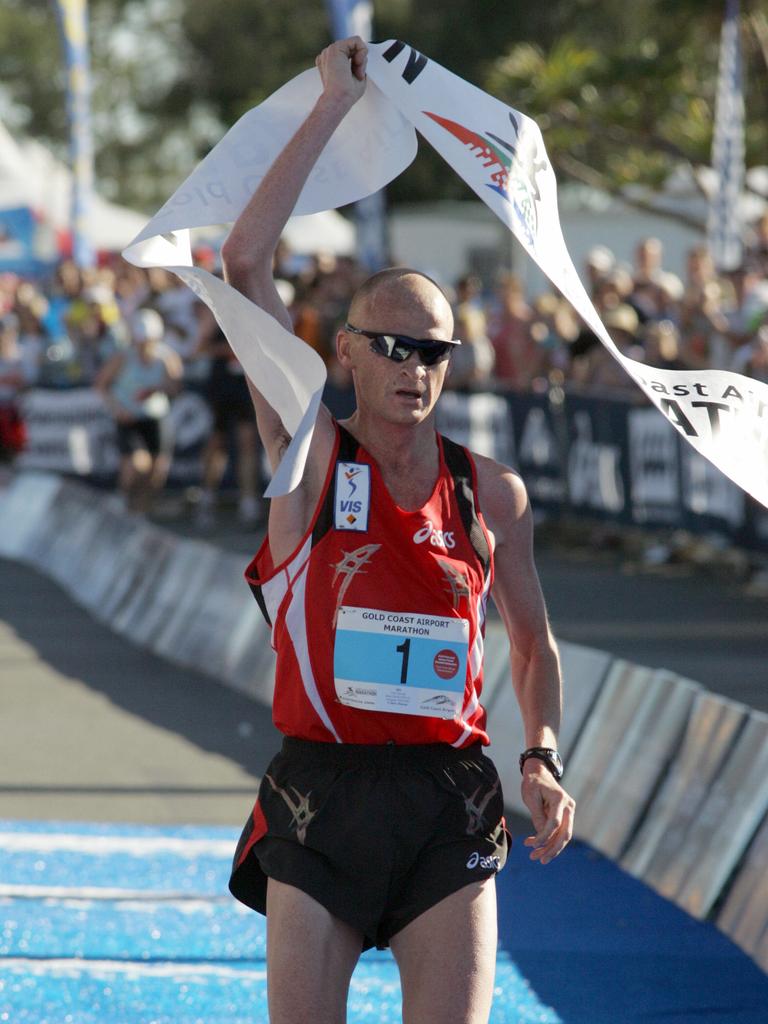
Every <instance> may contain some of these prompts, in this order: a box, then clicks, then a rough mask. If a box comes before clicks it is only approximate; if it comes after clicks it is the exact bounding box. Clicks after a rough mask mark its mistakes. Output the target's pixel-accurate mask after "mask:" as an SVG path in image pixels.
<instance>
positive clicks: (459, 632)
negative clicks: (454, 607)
mask: <svg viewBox="0 0 768 1024" xmlns="http://www.w3.org/2000/svg"><path fill="white" fill-rule="evenodd" d="M468 647H469V622H468V621H467V620H466V619H453V618H441V617H439V616H437V615H420V614H416V613H411V612H385V611H380V610H378V609H375V608H349V607H346V606H342V607H341V608H339V615H338V619H337V624H336V642H335V646H334V657H333V672H334V677H335V683H336V696H337V697H338V699H339V700H340V701H341V703H342V704H346V705H348V706H349V707H354V708H364V709H366V710H369V711H391V712H395V713H397V714H401V715H428V716H431V717H437V718H455V717H457V716H458V715H459V714H460V712H461V707H462V703H463V700H464V685H465V681H466V675H467V650H468Z"/></svg>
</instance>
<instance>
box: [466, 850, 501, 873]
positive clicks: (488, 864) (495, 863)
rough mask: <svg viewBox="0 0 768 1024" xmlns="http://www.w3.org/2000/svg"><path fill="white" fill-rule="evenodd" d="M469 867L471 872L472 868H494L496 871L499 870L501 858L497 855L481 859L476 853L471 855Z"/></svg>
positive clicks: (468, 862)
mask: <svg viewBox="0 0 768 1024" xmlns="http://www.w3.org/2000/svg"><path fill="white" fill-rule="evenodd" d="M467 867H468V868H469V870H470V871H471V870H472V868H483V869H486V868H493V869H494V870H495V871H498V870H499V858H498V857H497V856H495V855H492V856H490V857H481V856H480V854H479V853H477V852H475V853H473V854H471V855H470V858H469V860H468V861H467Z"/></svg>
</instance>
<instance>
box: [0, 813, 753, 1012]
mask: <svg viewBox="0 0 768 1024" xmlns="http://www.w3.org/2000/svg"><path fill="white" fill-rule="evenodd" d="M237 834H238V833H237V830H233V829H221V828H218V829H217V828H192V827H190V828H173V829H167V828H157V827H151V826H146V827H142V826H135V825H103V826H102V825H72V824H70V823H67V824H63V823H41V822H2V821H0V851H1V852H0V1022H3V1021H8V1022H12V1024H16V1022H19V1024H212V1022H216V1024H246V1022H247V1024H261V1022H264V1024H266V1021H267V1009H266V980H265V928H264V919H263V918H262V917H260V916H259V915H257V914H254V913H253V912H251V911H249V910H247V909H245V908H243V907H241V906H240V905H239V904H237V903H236V902H235V901H234V900H232V899H231V897H230V896H229V894H228V893H227V890H226V882H227V878H228V874H229V865H230V860H231V856H232V853H233V850H234V844H235V842H236V839H237ZM499 923H500V948H499V956H498V961H497V976H496V989H495V996H494V1006H493V1012H492V1016H491V1022H492V1024H534V1022H536V1024H609V1022H610V1024H636V1022H637V1024H641V1022H652V1021H659V1022H668V1024H696V1022H703V1021H706V1022H708V1024H766V1022H768V978H766V976H765V975H764V974H763V973H762V972H761V971H760V970H759V969H758V968H757V967H756V966H755V965H754V964H752V962H751V961H749V960H748V958H747V957H745V956H744V955H743V954H742V953H741V952H740V951H739V950H738V949H737V948H736V947H735V946H733V945H732V944H731V943H730V942H729V941H728V940H727V939H726V938H725V937H724V936H722V935H721V934H720V933H718V932H717V931H716V930H715V929H714V928H712V927H711V926H709V925H703V924H700V923H698V922H696V921H693V920H692V919H691V918H689V917H688V916H687V915H685V914H683V913H682V912H681V911H679V910H677V909H676V908H675V907H673V906H672V905H671V904H669V903H667V902H666V901H664V900H662V899H660V898H659V897H658V896H656V895H655V894H654V893H652V892H651V891H650V890H648V889H647V888H646V887H645V886H643V885H641V884H640V883H638V882H636V881H635V880H633V879H631V878H629V877H628V876H627V875H625V874H624V873H623V872H621V871H620V870H619V869H617V868H616V867H615V866H614V865H613V864H611V863H610V862H609V861H607V860H605V859H604V858H602V857H600V856H598V855H597V854H595V853H594V852H593V851H591V850H589V849H588V848H586V847H584V846H582V845H580V844H574V845H573V846H572V847H571V848H570V849H569V850H568V851H567V852H566V854H565V855H564V856H563V857H561V858H560V859H559V860H558V861H555V862H553V863H552V864H550V865H547V866H546V867H541V866H540V865H536V864H532V863H530V862H529V861H528V859H527V851H526V850H525V849H524V847H523V846H522V844H521V843H517V844H516V845H515V847H514V849H513V852H512V854H511V856H510V860H509V862H508V865H507V867H506V868H505V870H504V871H503V872H502V873H501V875H500V876H499ZM348 1019H349V1022H350V1024H368V1022H370V1024H374V1022H382V1024H388V1022H397V1021H399V1020H400V986H399V981H398V976H397V969H396V967H395V964H394V962H393V960H392V958H391V956H390V955H389V953H388V952H387V951H383V952H382V951H376V950H371V951H369V952H368V953H366V954H365V955H364V956H363V957H362V959H361V961H360V964H359V966H358V968H357V970H356V971H355V975H354V978H353V984H352V990H351V993H350V1002H349V1018H348Z"/></svg>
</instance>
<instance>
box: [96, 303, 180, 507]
mask: <svg viewBox="0 0 768 1024" xmlns="http://www.w3.org/2000/svg"><path fill="white" fill-rule="evenodd" d="M129 329H130V335H131V345H130V347H129V348H128V349H127V351H125V352H119V353H117V354H116V355H115V356H113V357H112V359H110V361H109V362H108V363H107V364H106V365H105V366H104V367H103V368H102V370H101V371H100V373H99V374H98V376H97V378H96V381H95V386H96V388H97V390H99V391H100V392H101V393H102V394H103V396H104V401H105V403H106V405H107V408H108V409H109V411H110V412H111V413H112V415H113V417H114V419H115V422H116V424H117V446H118V449H119V451H120V482H119V483H120V492H121V494H122V495H123V498H124V499H125V504H126V507H127V508H129V509H130V510H131V511H134V512H139V513H146V512H148V511H149V509H150V506H151V502H152V498H153V497H154V496H155V495H156V494H157V493H158V491H160V490H161V488H162V487H163V485H164V484H165V481H166V478H167V476H168V469H169V466H170V460H171V452H172V450H173V438H172V436H171V432H170V430H169V427H170V422H169V417H168V414H169V412H170V408H171V401H170V400H171V398H172V397H173V396H174V395H175V394H177V392H178V390H179V388H180V386H181V378H182V370H183V368H182V363H181V359H180V358H179V356H178V355H177V354H176V353H175V352H174V351H173V350H172V349H170V348H169V347H168V346H167V345H164V344H163V333H164V326H163V319H162V317H161V316H160V314H159V313H157V312H155V310H153V309H140V310H138V311H137V312H136V313H135V314H134V315H133V316H132V317H131V319H130V320H129Z"/></svg>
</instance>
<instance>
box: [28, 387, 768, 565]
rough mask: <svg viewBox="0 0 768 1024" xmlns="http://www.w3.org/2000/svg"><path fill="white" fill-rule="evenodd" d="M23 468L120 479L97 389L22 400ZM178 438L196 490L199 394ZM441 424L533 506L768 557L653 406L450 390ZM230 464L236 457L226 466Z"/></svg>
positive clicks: (757, 516) (734, 503)
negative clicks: (495, 464) (495, 463)
mask: <svg viewBox="0 0 768 1024" xmlns="http://www.w3.org/2000/svg"><path fill="white" fill-rule="evenodd" d="M22 414H23V417H24V421H25V424H26V429H27V447H26V449H25V451H24V452H23V453H22V454H21V455H20V456H19V459H18V462H17V466H18V468H19V469H22V470H40V471H46V472H54V473H63V474H67V475H70V476H75V477H80V478H83V479H88V480H91V481H94V482H97V483H104V484H111V483H114V481H115V479H116V475H117V468H118V453H117V448H116V445H115V436H114V425H113V423H112V420H111V418H110V417H109V416H108V414H107V413H106V411H105V409H104V406H103V404H102V400H101V398H100V396H99V395H98V394H97V393H96V392H94V391H93V390H92V389H91V388H73V389H71V390H49V389H42V388H36V389H33V390H31V391H29V392H27V393H26V394H25V395H24V397H23V400H22ZM171 419H172V425H173V431H174V435H175V438H176V446H175V450H174V458H173V463H172V466H171V472H170V477H169V485H170V486H172V487H173V486H176V487H179V486H189V485H194V484H199V483H200V479H201V455H202V450H203V446H204V444H205V441H206V438H207V437H208V435H209V433H210V431H211V426H212V420H211V413H210V410H209V407H208V405H207V403H206V401H205V399H204V397H203V395H202V394H201V393H200V392H199V391H196V390H194V389H192V388H188V389H185V390H184V391H183V392H182V393H181V394H180V395H179V396H178V397H177V398H176V399H175V400H174V402H173V405H172V409H171ZM438 426H439V428H440V429H441V430H442V431H443V432H444V433H446V434H448V436H450V437H452V438H454V440H456V441H459V442H460V443H463V444H467V445H469V446H470V447H471V448H473V449H474V450H476V451H479V452H481V453H482V454H484V455H488V456H491V457H492V458H496V459H498V460H499V461H501V462H504V463H507V464H510V465H513V466H515V467H517V468H518V469H519V471H520V473H521V474H522V476H523V479H524V480H525V483H526V486H527V488H528V492H529V494H530V496H531V500H532V502H533V504H534V506H536V507H537V508H540V509H542V510H547V511H549V512H551V513H555V514H558V513H563V512H567V513H569V514H571V515H585V516H589V517H598V518H601V517H602V518H606V519H610V520H611V521H612V522H619V523H624V524H626V525H634V526H640V527H651V528H656V527H660V528H682V529H686V530H690V531H693V532H707V531H712V532H717V533H719V534H721V535H723V536H725V537H727V538H729V539H730V540H731V541H733V542H735V543H738V544H740V545H742V546H744V547H749V548H753V549H760V550H768V509H765V508H763V506H761V505H759V504H758V503H757V502H755V501H753V500H752V499H751V498H749V497H748V496H747V495H745V494H744V492H743V491H742V490H741V489H740V488H738V487H737V486H736V485H735V484H733V483H731V481H730V480H728V479H727V478H726V477H725V476H723V474H722V473H720V471H719V470H717V469H715V468H714V466H712V465H711V463H709V462H708V461H707V460H706V459H704V458H702V457H701V456H700V455H699V454H698V453H696V452H695V451H694V450H693V449H692V448H691V447H690V446H689V445H688V444H686V443H684V441H683V440H682V438H681V437H680V436H679V435H678V434H677V432H676V431H675V430H674V429H673V427H672V426H671V425H670V424H669V423H667V422H666V420H665V419H664V417H663V416H662V415H661V414H660V413H659V412H657V411H656V409H654V408H650V407H645V406H638V405H636V404H632V403H630V402H628V401H623V400H612V399H602V398H590V397H586V396H581V395H573V394H569V393H567V392H565V391H563V390H562V389H561V388H551V389H550V390H549V392H548V393H547V394H542V395H530V394H525V395H522V394H514V393H505V394H495V393H472V394H468V393H464V392H457V391H448V392H445V393H444V394H443V396H442V398H441V399H440V404H439V406H438ZM230 461H232V460H230Z"/></svg>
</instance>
